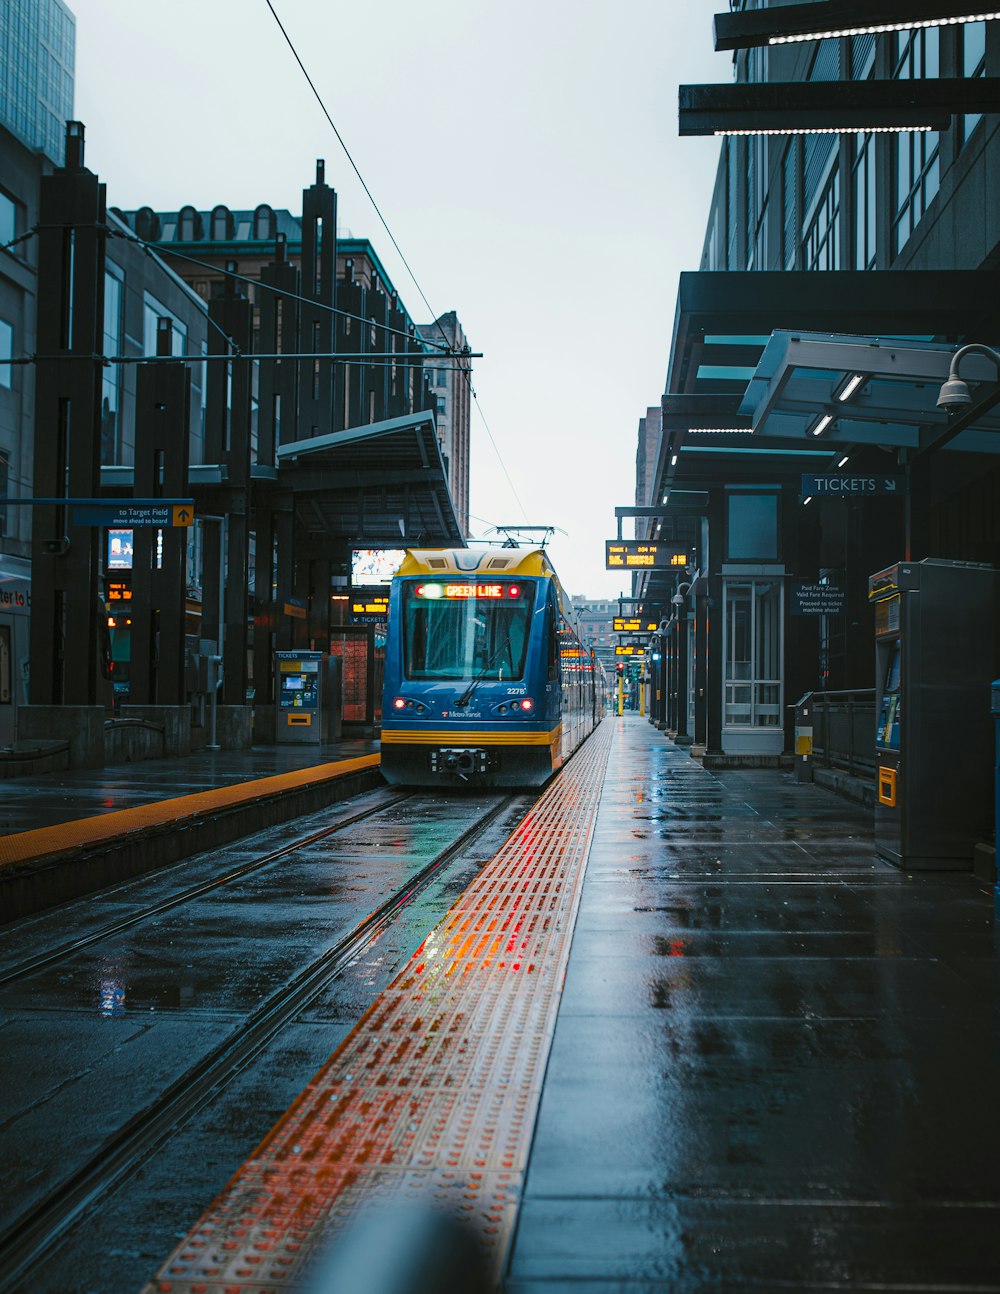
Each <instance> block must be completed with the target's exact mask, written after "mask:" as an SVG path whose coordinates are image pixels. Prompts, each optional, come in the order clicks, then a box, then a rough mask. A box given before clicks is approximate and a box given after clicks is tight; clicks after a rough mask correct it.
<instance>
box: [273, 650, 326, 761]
mask: <svg viewBox="0 0 1000 1294" xmlns="http://www.w3.org/2000/svg"><path fill="white" fill-rule="evenodd" d="M323 660H324V657H323V653H322V652H321V651H279V652H275V653H274V664H275V669H274V679H275V688H274V691H275V709H276V711H277V713H276V714H275V721H274V739H275V741H276V742H280V743H284V742H315V743H317V744H318V743H319V742H321V741H325V740H326V738H327V733H326V731H325V728H326V722H325V720H326V706H325V704H324V701H325V698H324V696H323V683H324V674H325V670H324V669H323Z"/></svg>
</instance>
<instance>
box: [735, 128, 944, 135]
mask: <svg viewBox="0 0 1000 1294" xmlns="http://www.w3.org/2000/svg"><path fill="white" fill-rule="evenodd" d="M937 129H938V127H937V126H767V127H760V128H759V129H752V128H751V129H748V130H716V131H714V132H713V133H714V134H716V135H902V134H907V133H913V132H915V131H928V130H937Z"/></svg>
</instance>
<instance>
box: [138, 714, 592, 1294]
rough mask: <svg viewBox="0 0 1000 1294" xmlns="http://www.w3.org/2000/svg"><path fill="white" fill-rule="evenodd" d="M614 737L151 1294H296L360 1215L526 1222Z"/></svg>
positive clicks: (546, 801) (497, 1247)
mask: <svg viewBox="0 0 1000 1294" xmlns="http://www.w3.org/2000/svg"><path fill="white" fill-rule="evenodd" d="M613 731H614V726H613V725H612V724H611V723H608V722H605V723H603V724H602V725H601V726H600V727H599V728H598V729H597V731H596V732H595V734H594V735H593V736H592V737H591V739H590V740H589V741H588V742H587V743H586V744H585V745H584V746H583V747H582V749H581V750H580V751H579V752H578V754H577V755H576V757H575V758H574V759H573V760H571V761H570V763H569V764H568V765H567V767H566V769H565V770H564V772H563V773H562V774H561V776H560V777H559V778H558V779H557V780H556V782H555V783H554V784H553V785H552V786H551V787H549V789H548V790H547V791H546V792H545V793H544V795H543V796H542V797H541V799H540V800H539V801H538V803H537V805H536V806H535V807H534V809H533V810H532V811H531V813H530V814H529V815H528V817H527V818H525V820H524V821H523V822H522V823H521V825H520V826H519V827H518V828H517V830H516V831H515V832H514V833H513V834H512V835H511V837H510V838H509V839H508V840H507V842H506V843H505V844H504V846H503V847H502V849H501V850H500V852H499V853H498V854H497V855H496V857H495V858H494V859H493V860H492V862H490V863H489V864H488V866H487V867H485V868H484V869H483V871H482V872H481V873H480V875H479V876H478V877H477V879H476V880H475V881H474V882H473V883H472V885H470V886H469V888H468V889H467V890H466V891H465V892H464V894H463V895H462V897H461V898H460V899H459V900H458V902H457V903H456V904H455V905H454V907H452V908H451V910H450V911H449V912H448V914H447V916H446V917H445V918H444V920H443V921H442V922H441V923H440V924H439V925H438V926H437V927H436V928H435V929H434V930H433V931H432V932H431V933H430V934H429V935H428V936H427V938H426V939H425V941H424V942H423V944H422V945H421V946H420V948H419V949H418V950H417V951H416V953H414V955H413V957H412V959H411V960H410V962H409V963H408V964H407V966H406V968H405V969H404V970H403V971H402V972H401V973H400V974H399V975H398V976H397V977H396V979H395V980H394V981H393V982H392V984H390V986H389V987H388V988H387V989H386V991H385V992H384V993H383V994H382V996H381V997H380V998H379V999H378V1001H377V1002H375V1004H374V1005H373V1006H372V1007H371V1008H370V1009H369V1011H368V1012H367V1014H366V1015H365V1016H364V1017H363V1018H362V1019H361V1021H360V1022H359V1023H358V1025H357V1026H356V1027H355V1029H354V1030H353V1032H352V1033H351V1034H349V1035H348V1037H347V1038H346V1039H345V1040H344V1041H343V1043H342V1044H341V1045H340V1047H339V1048H338V1049H337V1051H336V1052H334V1054H333V1056H332V1057H331V1058H330V1060H329V1061H327V1063H326V1064H325V1065H324V1066H323V1068H322V1069H321V1070H320V1071H319V1073H318V1074H317V1075H316V1076H315V1078H313V1080H312V1081H311V1082H310V1083H309V1085H308V1086H307V1087H306V1089H305V1091H304V1092H303V1093H302V1095H301V1096H300V1097H299V1098H298V1100H297V1101H296V1102H295V1103H294V1105H292V1107H291V1108H290V1109H289V1111H288V1112H287V1113H286V1114H285V1115H284V1117H283V1118H282V1119H281V1120H280V1121H279V1123H278V1124H277V1125H276V1126H275V1127H274V1129H273V1130H272V1131H271V1132H270V1133H269V1135H268V1136H267V1137H266V1138H265V1139H264V1141H263V1142H261V1144H260V1146H258V1147H257V1149H256V1150H255V1151H254V1153H253V1155H252V1156H251V1157H250V1159H248V1160H247V1162H246V1163H245V1164H244V1165H243V1167H242V1168H241V1169H240V1171H239V1172H238V1173H237V1174H236V1176H235V1177H234V1178H233V1179H232V1181H231V1182H230V1183H229V1185H228V1186H227V1187H226V1188H225V1190H224V1191H223V1192H222V1194H221V1195H220V1196H219V1198H218V1199H217V1200H216V1201H215V1203H214V1204H213V1205H212V1206H211V1208H209V1210H208V1211H207V1212H206V1213H205V1215H204V1217H203V1218H202V1219H201V1221H200V1222H199V1223H198V1225H197V1226H196V1227H195V1228H194V1230H193V1231H192V1232H191V1233H190V1235H189V1236H188V1237H187V1239H186V1240H185V1241H184V1243H183V1244H181V1245H180V1246H179V1247H178V1248H177V1249H176V1250H175V1252H174V1254H173V1255H172V1256H171V1258H170V1259H169V1260H168V1261H167V1262H166V1263H165V1264H164V1266H163V1268H162V1270H161V1271H160V1273H159V1274H158V1276H157V1277H156V1278H154V1280H153V1281H152V1282H150V1284H149V1285H147V1286H146V1289H145V1291H144V1294H283V1292H284V1291H288V1290H290V1289H297V1288H298V1282H300V1281H301V1279H302V1275H303V1268H304V1265H305V1264H306V1262H307V1261H308V1259H309V1258H310V1257H311V1256H314V1255H315V1254H316V1253H317V1246H321V1245H322V1244H323V1242H324V1238H326V1237H328V1235H329V1233H330V1231H331V1230H333V1229H336V1228H339V1227H342V1226H344V1225H345V1224H346V1223H347V1222H349V1221H350V1220H351V1218H352V1217H353V1216H355V1215H356V1213H357V1211H358V1210H359V1208H361V1207H362V1206H364V1205H368V1204H370V1203H372V1202H373V1201H375V1202H380V1201H386V1202H388V1201H392V1202H396V1203H398V1202H400V1201H405V1200H410V1199H412V1200H418V1201H420V1202H421V1203H422V1204H428V1203H429V1204H431V1205H435V1206H439V1207H443V1208H446V1209H450V1210H451V1211H452V1212H453V1213H454V1214H456V1215H457V1216H459V1217H465V1218H467V1219H469V1220H470V1221H471V1222H473V1223H474V1224H475V1225H476V1227H477V1229H478V1230H479V1232H480V1234H481V1235H482V1236H483V1238H484V1240H485V1243H486V1245H487V1246H488V1249H489V1252H490V1257H491V1259H492V1262H493V1265H494V1271H495V1273H496V1274H499V1272H500V1270H501V1267H502V1264H503V1261H504V1257H505V1253H506V1248H507V1245H508V1243H509V1240H510V1236H511V1232H512V1228H513V1224H514V1221H515V1217H516V1212H517V1205H518V1200H519V1198H520V1192H521V1186H522V1181H523V1177H524V1173H525V1170H526V1168H527V1159H528V1151H529V1148H530V1143H531V1135H532V1130H533V1127H534V1122H535V1115H536V1112H537V1108H538V1102H539V1099H540V1097H541V1086H542V1080H543V1076H544V1072H545V1065H546V1061H547V1059H548V1053H549V1046H550V1042H551V1038H552V1033H553V1030H554V1028H555V1020H556V1012H557V1010H558V1006H559V998H560V995H561V992H562V984H563V977H564V975H565V970H566V964H567V961H568V960H569V951H570V943H571V939H572V933H573V926H574V923H575V921H576V913H577V909H578V907H579V902H580V893H581V889H582V885H583V877H584V872H585V869H586V862H587V856H588V853H589V851H590V842H591V839H592V837H593V831H594V823H595V820H596V817H597V809H598V805H599V802H600V795H601V787H602V785H603V781H604V771H605V767H606V765H607V759H608V751H609V748H610V744H611V738H612V733H613Z"/></svg>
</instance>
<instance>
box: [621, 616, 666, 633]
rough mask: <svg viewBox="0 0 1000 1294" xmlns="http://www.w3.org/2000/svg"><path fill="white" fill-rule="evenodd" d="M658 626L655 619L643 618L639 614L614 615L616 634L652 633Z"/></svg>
mask: <svg viewBox="0 0 1000 1294" xmlns="http://www.w3.org/2000/svg"><path fill="white" fill-rule="evenodd" d="M657 628H659V621H657V620H643V619H642V618H641V617H640V616H615V625H614V630H615V633H616V634H638V633H650V634H651V633H653V632H654V631H655V630H656V629H657Z"/></svg>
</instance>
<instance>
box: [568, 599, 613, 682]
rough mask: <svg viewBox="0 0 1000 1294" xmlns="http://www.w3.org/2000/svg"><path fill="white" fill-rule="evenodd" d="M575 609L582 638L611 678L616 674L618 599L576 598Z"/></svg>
mask: <svg viewBox="0 0 1000 1294" xmlns="http://www.w3.org/2000/svg"><path fill="white" fill-rule="evenodd" d="M573 607H574V610H575V611H576V613H577V615H578V616H579V620H580V637H581V639H582V640H583V645H584V646H585V647H589V648H590V650H591V651H592V652H593V653H594V655H595V656H596V657H597V659H598V660H599V661H600V662H601V664H602V665H603V666H604V670H605V673H606V674H607V675H608V677H609V678H610V677H611V676H612V675H613V674H614V672H615V644H616V643H617V641H618V636H617V634H616V633H615V632H614V622H615V616H617V615H619V614H620V612H619V605H618V601H617V599H614V600H612V599H601V598H584V597H574V598H573Z"/></svg>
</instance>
